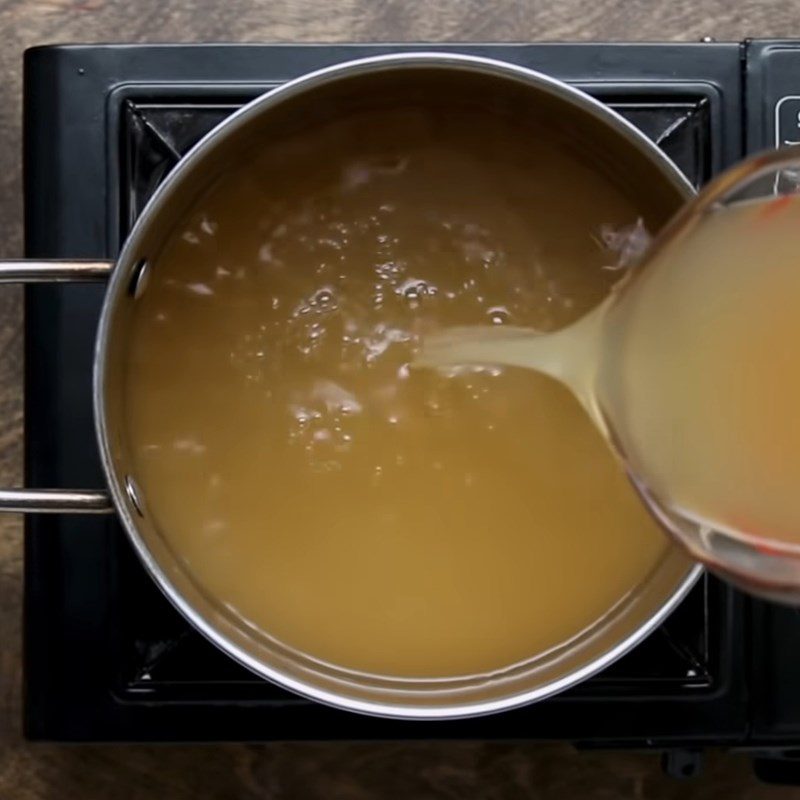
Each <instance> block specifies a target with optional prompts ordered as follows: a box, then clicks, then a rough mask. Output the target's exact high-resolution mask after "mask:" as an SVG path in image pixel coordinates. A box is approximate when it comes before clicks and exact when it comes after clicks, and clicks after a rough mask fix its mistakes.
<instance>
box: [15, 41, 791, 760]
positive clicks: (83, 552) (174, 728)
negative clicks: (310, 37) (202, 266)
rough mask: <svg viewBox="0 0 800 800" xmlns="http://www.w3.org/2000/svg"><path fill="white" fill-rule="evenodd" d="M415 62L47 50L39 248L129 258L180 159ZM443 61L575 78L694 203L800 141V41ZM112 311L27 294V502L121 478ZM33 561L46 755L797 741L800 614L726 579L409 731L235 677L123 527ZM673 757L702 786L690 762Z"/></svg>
mask: <svg viewBox="0 0 800 800" xmlns="http://www.w3.org/2000/svg"><path fill="white" fill-rule="evenodd" d="M413 49H428V50H430V49H433V48H431V47H430V46H428V47H426V48H422V47H419V46H396V45H392V46H384V45H379V46H378V45H376V46H370V45H335V46H330V45H311V46H309V45H182V46H161V45H158V46H139V45H132V46H128V45H124V46H117V45H114V46H85V47H84V46H78V47H46V48H37V49H34V50H31V51H28V52H27V53H26V60H25V196H26V252H27V255H28V256H31V257H45V258H53V257H63V258H104V257H113V256H115V255H116V254H117V252H118V250H119V248H120V245H121V243H122V242H123V241H124V239H125V236H126V234H127V232H128V231H129V230H130V228H131V226H132V224H133V222H134V221H135V219H136V217H137V214H138V213H139V212H140V211H141V209H142V207H143V206H144V204H145V202H146V201H147V199H148V197H149V196H150V195H151V194H152V193H153V191H154V190H155V188H156V187H157V186H158V184H159V182H160V181H161V180H163V178H164V177H165V176H166V175H167V173H168V172H169V170H170V169H171V168H172V167H173V166H174V165H175V163H176V162H177V161H178V159H180V157H181V156H182V155H183V154H184V153H185V152H186V151H187V149H188V148H190V147H191V146H192V145H193V144H194V143H195V142H196V141H197V140H198V139H199V138H200V137H201V136H203V135H204V134H205V133H207V132H208V131H209V130H210V129H211V128H212V127H214V126H215V125H217V124H218V123H219V122H221V121H222V120H223V119H224V118H225V117H226V116H227V115H228V114H230V113H231V112H232V111H234V110H235V109H237V108H238V107H239V106H241V105H242V104H243V103H246V102H247V101H248V100H250V99H252V98H254V97H256V96H257V95H259V94H261V93H263V92H265V91H268V90H269V89H270V88H271V87H274V86H277V85H279V84H280V83H281V82H283V81H285V80H287V79H289V78H292V77H295V76H297V75H300V74H302V73H303V72H307V71H309V70H313V69H316V68H318V67H321V66H324V65H327V64H331V63H334V62H337V61H344V60H348V59H352V58H357V57H361V56H365V55H372V54H376V53H381V52H390V51H392V52H396V51H405V50H413ZM435 49H437V50H443V49H446V50H452V51H458V52H466V53H473V54H479V55H484V56H490V57H494V58H498V59H501V60H505V61H510V62H513V63H517V64H522V65H525V66H527V67H532V68H534V69H537V70H541V71H543V72H546V73H549V74H551V75H553V76H555V77H558V78H561V79H563V80H567V81H569V82H571V83H573V84H574V85H576V86H578V87H580V88H582V89H584V90H586V91H588V92H589V93H591V94H593V95H595V96H596V97H598V98H599V99H600V100H602V101H603V102H605V103H608V104H609V105H610V106H612V107H613V108H615V109H616V110H617V111H619V112H620V113H621V114H623V115H624V116H625V117H627V118H628V119H629V120H630V121H631V122H633V123H634V124H635V125H636V126H638V127H639V128H641V129H642V130H643V131H644V132H645V133H646V134H647V135H648V136H649V137H651V138H652V139H653V140H654V141H655V142H657V143H658V144H659V146H660V147H662V148H663V149H664V151H665V152H666V153H667V154H668V155H669V156H670V157H671V158H672V159H673V160H674V161H675V162H676V163H677V164H678V166H679V167H680V168H681V169H682V170H683V171H684V172H685V173H686V175H687V176H688V178H689V179H690V180H691V181H692V183H694V185H695V186H700V185H701V184H703V183H704V182H705V181H706V180H708V179H709V177H711V176H712V175H713V174H714V173H716V172H717V171H719V170H720V169H722V168H724V167H725V166H727V165H728V164H731V163H732V162H734V161H736V160H737V159H739V158H741V157H742V156H743V155H744V154H745V153H747V152H751V151H754V150H758V149H760V148H763V147H768V146H773V145H775V144H776V143H777V142H781V141H795V140H800V42H798V43H794V42H749V43H745V44H742V45H739V44H716V43H703V44H679V45H626V44H613V45H605V44H580V45H577V44H544V45H448V46H441V45H436V47H435ZM102 296H103V288H102V287H100V286H90V285H71V286H55V285H50V286H48V285H44V286H31V287H28V288H27V290H26V298H25V300H26V370H27V371H26V379H27V387H26V393H27V394H26V396H27V400H26V431H27V434H26V458H27V469H26V473H27V481H28V485H30V486H70V487H98V486H101V485H102V483H103V477H102V472H101V468H100V462H99V459H98V455H97V452H96V446H95V440H94V432H93V422H92V407H91V393H90V376H91V364H92V345H93V340H94V333H95V326H96V323H97V319H98V315H99V311H100V305H101V301H102ZM25 558H26V561H25V576H26V588H25V635H26V651H25V652H26V665H25V674H26V687H25V712H26V717H25V719H26V731H27V735H28V736H29V737H31V738H35V739H50V740H62V741H83V740H101V741H112V740H147V741H150V740H162V741H163V740H166V741H175V740H247V741H255V740H271V739H307V738H314V739H329V738H330V739H340V738H354V739H372V738H431V737H437V738H438V737H445V738H481V739H488V738H502V739H513V738H537V739H550V738H558V739H567V740H570V741H573V742H576V743H578V744H582V745H586V746H635V747H652V748H660V749H664V750H673V749H674V748H685V749H687V748H688V749H691V748H699V747H702V746H703V745H706V744H721V745H730V746H737V747H750V748H754V749H756V750H758V751H760V752H762V753H766V751H770V754H771V755H772V756H775V755H776V754H778V753H779V752H788V751H789V750H790V749H791V748H792V747H798V748H800V615H798V614H797V613H796V612H794V611H789V610H786V609H778V608H775V607H772V606H767V605H765V604H761V603H754V602H751V601H749V600H746V599H745V598H743V597H741V596H740V595H738V594H737V593H736V592H734V591H732V590H731V589H730V588H728V587H727V586H725V585H723V584H721V583H720V582H718V581H717V580H715V579H713V578H710V577H704V578H703V579H702V580H701V582H700V583H699V584H698V585H697V586H696V587H695V589H694V590H693V591H692V592H691V594H690V595H689V596H688V597H687V598H686V600H685V601H684V602H683V604H682V605H681V606H680V607H679V608H678V610H677V611H676V612H675V613H674V614H673V615H672V616H671V617H670V619H669V620H668V621H667V622H666V623H665V624H664V625H663V626H662V627H661V628H660V629H658V630H657V631H656V632H655V633H654V634H653V635H652V636H650V637H649V638H648V639H647V640H646V641H645V642H644V643H642V644H641V645H640V646H639V647H637V648H636V649H635V650H634V651H633V652H631V653H630V654H629V655H627V656H626V657H625V658H623V659H622V660H620V661H619V662H617V663H616V664H614V665H613V666H612V667H610V668H609V669H608V670H606V671H605V672H603V673H602V674H600V675H598V676H596V677H594V678H592V679H591V680H589V681H587V682H586V683H584V684H582V685H581V686H579V687H577V688H575V689H573V690H571V691H569V692H567V693H566V694H563V695H561V696H559V697H556V698H554V699H551V700H548V701H546V702H542V703H540V704H537V705H534V706H530V707H528V708H525V709H521V710H517V711H513V712H508V713H504V714H501V715H496V716H493V717H485V718H481V719H474V720H462V721H457V722H440V723H411V722H399V721H387V720H379V719H371V718H367V717H361V716H356V715H354V714H348V713H345V712H341V711H335V710H332V709H329V708H326V707H322V706H319V705H316V704H314V703H312V702H309V701H307V700H304V699H301V698H299V697H296V696H295V695H292V694H289V693H287V692H284V691H283V690H281V689H278V688H277V687H275V686H273V685H272V684H269V683H267V682H265V681H263V680H261V679H259V678H257V677H255V676H253V675H252V674H250V673H249V672H247V671H246V670H244V669H243V668H242V667H240V666H238V665H237V664H235V663H234V662H232V661H231V660H230V659H228V658H227V657H226V656H225V655H223V654H222V653H221V652H219V651H218V650H217V649H216V648H215V647H214V646H213V645H211V644H209V643H208V642H206V640H205V639H203V638H202V636H201V635H200V634H198V633H197V632H195V631H194V630H193V629H192V628H191V627H189V625H188V624H187V623H186V622H185V621H184V620H183V619H182V618H181V617H180V616H179V615H178V614H177V612H176V611H174V610H173V608H172V607H171V606H170V604H169V603H168V602H167V601H166V600H165V599H164V598H163V597H162V596H161V594H160V593H159V591H158V590H157V589H156V587H155V585H154V584H153V583H152V582H151V581H150V579H149V577H148V576H147V575H146V574H145V572H144V570H143V569H142V567H141V566H140V565H139V563H138V562H137V560H136V559H135V557H134V555H133V553H132V551H131V549H130V547H129V546H128V544H127V541H126V539H125V536H124V534H123V531H122V528H121V526H120V525H119V524H118V523H117V522H116V521H115V520H113V519H104V518H97V517H84V518H77V517H60V516H42V517H39V518H29V519H28V521H27V529H26V551H25ZM798 752H800V750H799V751H798ZM675 763H681V764H682V765H683V767H681V768H688V769H689V770H691V769H692V764H693V762H692V761H691V760H688V761H686V760H684V761H676V762H675ZM788 763H789V762H788V761H786V760H784V761H775V760H770V761H763V760H762V761H761V762H760V765H761V768H762V769H763V770H769V769H772V770H773V771H774V770H778V769H782V768H783V767H784V766H785V765H786V764H788ZM687 765H688V767H687Z"/></svg>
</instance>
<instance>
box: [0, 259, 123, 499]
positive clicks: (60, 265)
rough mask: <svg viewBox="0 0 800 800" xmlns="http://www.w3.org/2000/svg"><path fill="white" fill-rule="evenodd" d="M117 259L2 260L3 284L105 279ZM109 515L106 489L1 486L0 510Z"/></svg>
mask: <svg viewBox="0 0 800 800" xmlns="http://www.w3.org/2000/svg"><path fill="white" fill-rule="evenodd" d="M113 266H114V262H113V261H28V260H24V261H2V262H0V283H72V282H84V283H85V282H88V281H104V280H106V278H108V276H109V275H110V274H111V269H112V268H113ZM4 511H20V512H22V513H24V514H28V513H31V512H37V513H49V514H65V513H73V514H107V513H110V512H113V511H114V504H113V503H112V502H111V497H110V495H109V493H108V492H107V491H106V490H104V489H76V490H71V489H0V512H4Z"/></svg>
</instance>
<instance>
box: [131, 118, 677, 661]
mask: <svg viewBox="0 0 800 800" xmlns="http://www.w3.org/2000/svg"><path fill="white" fill-rule="evenodd" d="M365 131H368V132H369V133H368V136H367V135H366V134H365ZM312 156H313V157H312ZM639 214H640V209H637V208H636V207H634V206H633V205H632V204H631V203H630V202H629V201H628V200H627V199H626V198H625V197H624V196H623V194H622V193H621V192H620V191H618V190H617V189H616V188H615V186H614V185H613V183H612V182H611V181H609V180H608V179H607V178H605V177H603V176H602V175H599V174H598V173H597V171H596V170H595V169H593V168H592V166H591V164H585V163H583V161H582V160H581V159H580V158H577V157H576V156H575V154H574V152H573V151H572V150H571V149H570V145H569V144H568V143H563V142H558V140H557V139H555V138H554V137H553V136H552V135H551V136H550V137H549V138H548V137H547V136H543V135H542V134H541V132H537V131H521V130H520V129H519V127H518V126H516V125H514V123H513V121H511V120H508V119H506V118H504V117H503V116H502V115H500V114H497V115H493V114H491V113H486V114H483V115H481V116H476V115H475V114H474V112H470V113H467V112H466V111H463V112H462V111H460V110H458V109H448V108H439V109H436V108H429V107H424V108H422V107H421V108H414V107H409V108H406V109H402V110H398V111H380V112H379V111H373V112H363V113H362V114H356V113H353V114H350V115H345V116H343V117H342V118H340V119H338V120H332V121H330V122H329V123H327V124H324V125H320V126H317V127H315V129H314V130H312V131H308V132H306V133H303V134H298V135H296V136H294V137H292V138H291V139H289V140H286V141H283V142H271V143H270V146H269V147H268V148H262V150H260V151H257V152H254V153H253V154H252V157H251V158H250V159H249V161H248V164H247V170H246V171H242V170H235V171H231V173H230V174H229V175H227V176H225V177H223V178H221V179H220V180H219V181H217V183H216V184H215V185H214V186H213V187H211V188H210V189H209V190H208V191H207V192H206V193H205V194H204V195H203V196H202V197H200V198H199V199H198V201H197V202H196V204H195V206H194V208H193V209H192V210H191V213H190V214H189V215H188V216H187V219H186V222H185V225H184V227H183V228H182V230H181V231H180V234H179V235H177V236H175V237H174V238H172V239H171V240H170V241H169V242H168V243H167V245H166V246H165V247H164V248H163V250H162V251H161V252H160V253H158V254H157V256H156V257H154V258H153V260H152V262H151V270H150V276H149V283H148V285H147V288H146V290H145V291H144V293H143V294H142V296H141V297H140V298H139V299H138V300H136V307H135V315H134V322H133V330H132V335H131V340H130V351H129V354H128V359H129V363H128V368H127V379H126V380H127V383H126V387H127V388H126V393H127V407H126V409H127V410H126V414H127V424H128V430H127V434H128V440H129V442H130V447H131V449H132V452H133V458H134V464H135V477H136V480H137V482H138V485H139V490H140V493H141V495H142V499H143V502H144V505H145V512H146V513H147V514H148V515H150V516H151V517H152V518H153V519H154V520H155V522H156V524H157V526H158V527H159V528H160V530H161V531H162V532H163V535H164V536H165V537H166V538H167V540H168V541H169V542H170V544H171V545H172V547H173V548H174V549H175V551H176V552H178V553H179V554H180V555H181V557H182V559H183V561H184V563H185V564H186V567H187V568H188V569H189V570H191V572H192V574H193V575H194V576H195V578H196V580H197V581H198V582H199V583H200V584H201V585H202V586H203V587H204V588H205V589H206V590H207V591H208V592H210V593H212V594H213V595H215V596H216V597H218V598H220V600H221V601H222V602H224V603H225V604H226V605H227V607H228V609H229V610H230V612H231V613H233V614H235V615H237V616H238V617H239V618H241V620H242V621H243V622H244V623H246V624H249V625H251V626H254V627H255V628H256V629H258V630H260V631H263V632H265V633H266V634H268V635H269V636H272V637H275V638H277V639H279V640H281V641H283V642H284V643H286V644H288V645H290V646H292V647H294V648H297V649H299V650H301V651H303V652H305V653H307V654H309V655H311V656H313V657H316V658H319V659H323V660H326V661H329V662H332V663H335V664H337V665H340V666H343V667H346V668H350V669H354V670H359V671H365V672H372V673H378V674H383V675H395V676H406V677H420V676H454V675H467V674H474V673H483V672H488V671H492V670H497V669H501V668H503V667H506V666H508V665H511V664H514V663H517V662H520V661H522V660H526V659H529V658H532V657H535V656H537V655H539V654H541V653H544V652H546V651H548V650H549V649H551V648H554V647H557V646H558V645H560V644H562V643H564V642H566V641H568V640H570V639H571V638H573V637H575V636H576V635H578V634H579V633H580V632H581V631H583V630H585V629H587V628H588V627H590V626H592V625H593V624H594V623H596V622H597V621H598V620H599V619H601V618H602V617H603V616H604V615H605V614H607V613H608V611H609V610H610V609H611V608H612V607H613V606H614V605H615V604H616V603H618V602H619V601H620V600H621V599H622V598H623V597H625V596H626V594H627V593H629V592H630V591H631V590H632V589H634V588H635V587H636V586H637V585H638V584H639V583H640V582H641V581H642V580H644V579H645V578H646V576H647V575H648V573H649V572H650V571H651V570H652V568H653V567H654V566H655V564H656V563H657V561H658V560H659V559H660V558H661V556H662V555H663V553H664V549H665V547H666V543H665V540H664V538H663V537H662V535H661V534H660V533H659V531H658V530H657V528H656V526H655V524H654V523H653V522H652V521H651V519H650V518H649V516H648V514H647V512H646V511H645V510H644V508H643V507H642V505H641V503H640V502H639V501H638V499H637V498H636V496H635V494H634V492H633V490H632V489H631V487H630V486H629V484H628V482H627V480H626V478H625V476H624V475H623V472H622V470H621V469H620V467H619V466H618V465H617V463H616V462H615V460H614V458H613V457H612V455H611V454H610V452H609V450H608V448H607V446H606V445H605V442H604V441H603V439H602V437H601V436H600V435H599V434H598V432H597V431H596V430H595V428H594V427H593V425H592V423H591V422H590V421H589V419H587V417H586V415H585V414H584V413H583V411H582V409H581V408H580V405H579V404H578V403H577V402H576V401H575V399H574V398H573V396H572V395H571V394H570V392H569V391H568V390H567V389H566V388H564V387H563V386H561V385H559V384H558V383H557V382H556V381H554V380H552V379H550V378H546V377H543V376H541V375H538V374H536V373H534V372H529V371H524V370H513V369H509V370H505V369H497V368H473V369H455V370H451V371H449V372H445V373H439V372H436V371H432V370H431V371H424V370H410V369H409V362H411V361H412V359H413V357H414V354H415V352H416V351H417V349H418V347H419V340H420V336H421V334H422V333H423V332H426V331H430V330H433V329H437V328H439V327H441V326H449V325H466V324H477V323H486V324H487V325H488V324H491V325H498V326H502V325H506V324H515V325H525V326H532V327H535V328H537V329H539V330H553V329H557V328H560V327H563V326H564V325H566V324H567V323H569V322H572V321H574V320H575V319H577V318H578V317H580V316H581V315H582V314H584V313H585V312H586V311H587V310H588V309H590V308H592V307H593V306H595V305H597V304H598V303H599V302H600V301H601V300H602V299H603V298H604V297H605V296H607V294H608V292H609V289H610V287H611V286H612V284H613V283H614V281H616V280H617V279H618V274H616V273H615V272H613V271H612V270H609V269H606V267H607V266H608V265H609V264H612V263H613V262H614V260H615V259H616V258H617V255H616V254H614V253H610V252H609V251H608V249H607V248H606V247H605V246H604V240H603V236H602V231H603V230H604V228H603V226H604V225H609V224H610V225H612V226H616V227H625V226H630V225H632V224H634V223H635V221H636V220H637V218H638V216H639Z"/></svg>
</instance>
